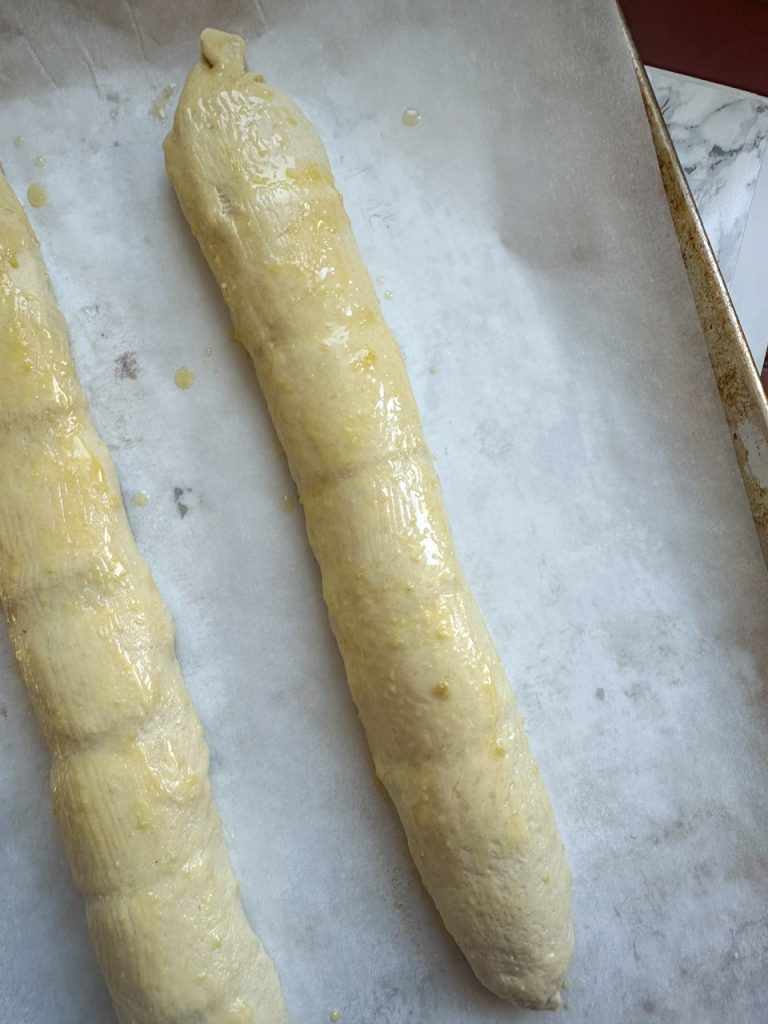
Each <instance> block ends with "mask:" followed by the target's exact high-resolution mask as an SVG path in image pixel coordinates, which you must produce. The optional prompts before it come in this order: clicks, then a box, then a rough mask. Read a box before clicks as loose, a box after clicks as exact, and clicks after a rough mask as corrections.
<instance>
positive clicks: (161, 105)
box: [149, 85, 176, 124]
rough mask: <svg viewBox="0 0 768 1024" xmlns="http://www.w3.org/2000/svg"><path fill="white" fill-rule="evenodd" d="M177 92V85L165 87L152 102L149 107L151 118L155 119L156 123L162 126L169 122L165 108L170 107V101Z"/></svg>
mask: <svg viewBox="0 0 768 1024" xmlns="http://www.w3.org/2000/svg"><path fill="white" fill-rule="evenodd" d="M175 91H176V86H175V85H165V86H163V88H162V89H161V90H160V92H159V93H158V94H157V96H155V98H154V99H153V100H152V103H151V104H150V107H149V116H150V117H154V119H155V120H156V121H159V122H160V123H161V124H165V122H166V121H167V120H168V115H167V114H166V112H165V108H166V106H167V105H168V100H169V99H170V98H171V96H173V94H174V92H175Z"/></svg>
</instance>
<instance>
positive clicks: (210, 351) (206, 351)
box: [203, 345, 213, 359]
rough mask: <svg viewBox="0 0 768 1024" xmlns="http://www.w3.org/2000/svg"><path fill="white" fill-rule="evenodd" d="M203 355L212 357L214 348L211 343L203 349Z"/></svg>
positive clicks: (208, 357)
mask: <svg viewBox="0 0 768 1024" xmlns="http://www.w3.org/2000/svg"><path fill="white" fill-rule="evenodd" d="M203 355H204V356H205V358H206V359H210V358H211V356H212V355H213V349H212V348H211V346H210V345H208V347H207V348H204V349H203Z"/></svg>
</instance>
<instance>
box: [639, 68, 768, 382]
mask: <svg viewBox="0 0 768 1024" xmlns="http://www.w3.org/2000/svg"><path fill="white" fill-rule="evenodd" d="M647 70H648V75H649V78H650V80H651V84H652V86H653V89H654V91H655V93H656V98H657V99H658V101H659V105H660V107H661V111H662V114H663V115H664V120H665V121H666V123H667V127H668V128H669V132H670V135H671V137H672V141H673V143H674V145H675V149H676V150H677V153H678V156H679V157H680V162H681V164H682V166H683V170H684V171H685V174H686V176H687V178H688V182H689V184H690V186H691V191H692V192H693V196H694V199H695V200H696V203H697V205H698V207H699V210H700V212H701V216H702V219H703V221H704V227H705V228H706V231H707V234H708V235H709V239H710V241H711V243H712V247H713V249H714V251H715V255H716V256H717V259H718V261H719V263H720V267H721V269H722V272H723V276H724V278H725V282H726V284H727V285H728V288H729V289H730V292H731V295H732V297H733V300H734V304H735V306H736V311H737V313H738V315H739V318H740V320H741V322H742V325H743V327H744V330H745V333H746V335H747V340H748V342H749V346H750V348H751V350H752V355H753V356H754V358H755V362H756V363H757V366H758V369H761V368H762V365H763V361H764V359H765V355H766V346H768V260H766V259H765V239H766V237H768V166H767V165H768V159H766V144H767V143H768V99H766V98H765V97H762V96H756V95H753V94H752V93H747V92H741V91H740V90H738V89H731V88H729V87H727V86H723V85H716V84H714V83H712V82H704V81H701V80H700V79H697V78H690V77H688V76H686V75H680V74H676V73H672V72H669V71H661V70H659V69H657V68H648V69H647Z"/></svg>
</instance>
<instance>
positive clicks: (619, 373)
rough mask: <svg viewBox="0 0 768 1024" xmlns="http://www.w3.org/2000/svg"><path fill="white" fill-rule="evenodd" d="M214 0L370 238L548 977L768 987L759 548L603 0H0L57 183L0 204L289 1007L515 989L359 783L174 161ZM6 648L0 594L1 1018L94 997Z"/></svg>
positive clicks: (297, 528)
mask: <svg viewBox="0 0 768 1024" xmlns="http://www.w3.org/2000/svg"><path fill="white" fill-rule="evenodd" d="M207 24H216V25H218V26H219V27H222V28H227V29H230V30H234V31H237V32H241V33H243V34H244V35H245V36H246V38H247V39H248V52H249V57H250V63H251V66H252V67H253V68H254V69H258V70H260V71H262V72H264V73H265V74H266V75H267V76H268V77H269V78H270V79H271V80H273V81H274V82H275V84H277V85H279V86H281V87H283V88H285V89H286V90H288V91H289V92H291V93H292V94H293V95H294V96H295V97H296V98H297V99H298V101H299V103H300V104H301V105H302V107H303V108H304V109H305V111H306V112H307V113H308V114H309V116H310V117H311V118H312V119H313V120H314V121H315V123H316V124H317V126H318V127H319V129H320V131H321V133H322V136H323V138H324V140H325V142H326V144H327V146H328V149H329V152H330V156H331V160H332V163H333V165H334V167H335V170H336V173H337V178H338V182H339V185H340V187H341V189H342V191H343V192H344V195H345V198H346V202H347V206H348V209H349V211H350V214H351V216H352V219H353V222H354V224H355V225H356V229H357V233H358V237H359V239H360V243H361V246H362V249H363V252H364V255H365V257H366V259H367V261H368V264H369V266H370V268H371V271H372V273H373V275H374V276H375V277H377V278H378V277H381V278H383V281H381V282H379V283H380V288H381V294H382V302H383V303H384V305H385V310H386V314H387V317H388V319H389V321H390V323H391V324H392V326H393V328H394V329H395V331H396V333H397V336H398V338H399V340H400V342H401V344H402V346H403V349H404V351H405V354H406V357H407V360H408V365H409V368H410V371H411V376H412V380H413V384H414V389H415V391H416V395H417V398H418V400H419V403H420V406H421V409H422V413H423V418H424V423H425V429H426V433H427V437H428V439H429V441H430V443H431V445H432V448H433V451H434V452H435V454H436V456H437V458H438V460H439V461H438V466H439V469H440V473H441V477H442V482H443V486H444V489H445V495H446V502H447V505H448V508H449V511H450V513H451V515H452V519H453V524H454V529H455V534H456V542H457V546H458V548H459V551H460V553H461V556H462V559H463V562H464V565H465V568H466V572H467V575H468V577H469V579H470V582H471V583H472V585H473V586H474V588H475V590H476V592H477V594H478V597H479V600H480V604H481V606H482V608H483V610H484V612H485V614H486V616H487V618H488V620H489V623H490V626H491V629H492V631H493V633H494V636H495V637H496V640H497V642H498V645H499V647H500V650H501V653H502V656H503V658H504V660H505V662H506V664H507V666H508V668H509V671H510V675H511V677H512V678H513V680H514V685H515V689H516V692H517V695H518V700H519V703H520V705H521V707H522V710H523V713H524V715H525V717H526V719H527V723H528V728H529V732H530V736H531V742H532V745H533V748H534V751H535V753H536V755H537V757H538V760H539V763H540V766H541V769H542V772H543V774H544V776H545V779H546V781H547V784H548V786H549V790H550V793H551V795H552V798H553V801H554V804H555V807H556V812H557V816H558V819H559V822H560V825H561V828H562V832H563V835H564V838H565V841H566V844H567V846H568V850H569V855H570V859H571V864H572V867H573V873H574V915H575V923H576V942H577V949H576V956H575V959H574V963H573V967H572V970H571V975H570V980H569V986H568V989H567V990H566V992H565V999H564V1004H563V1008H562V1009H561V1010H560V1011H558V1013H559V1018H560V1019H562V1020H563V1021H568V1022H573V1024H577V1022H578V1024H614V1022H615V1021H617V1020H628V1021H643V1020H646V1019H647V1020H663V1021H665V1024H672V1022H685V1024H688V1022H690V1024H694V1022H695V1024H698V1022H700V1021H705V1020H707V1021H708V1020H738V1021H744V1022H757V1021H762V1020H765V1019H766V1018H768V989H766V986H765V982H764V978H765V971H766V966H768V964H767V961H768V887H766V884H765V883H766V873H767V871H768V804H767V803H766V800H765V793H766V791H768V766H767V763H766V754H767V753H768V698H766V695H765V689H764V686H765V683H764V681H765V666H766V655H768V632H767V631H766V630H765V611H766V598H767V597H768V580H766V574H765V566H764V564H763V561H762V558H761V553H760V547H759V544H758V540H757V536H756V534H755V530H754V527H753V524H752V521H751V518H750V511H749V506H748V502H747V499H746V495H745V492H744V489H743V487H742V483H741V479H740V475H739V470H738V466H737V463H736V460H735V458H734V453H733V448H732V445H731V440H730V437H729V431H728V428H727V425H726V421H725V418H724V416H723V410H722V407H721V405H720V401H719V398H718V392H717V389H716V386H715V382H714V379H713V375H712V370H711V368H710V365H709V359H708V355H707V349H706V345H705V342H704V339H703V336H702V332H701V328H700V326H699V323H698V320H697V315H696V309H695V306H694V303H693V300H692V297H691V293H690V288H689V285H688V281H687V279H686V275H685V270H684V267H683V264H682V260H681V257H680V249H679V245H678V241H677V238H676V236H675V233H674V229H673V225H672V222H671V219H670V214H669V210H668V207H667V204H666V200H665V196H664V191H663V188H662V184H661V180H660V177H659V172H658V168H657V165H656V158H655V155H654V151H653V146H652V143H651V138H650V133H649V129H648V123H647V121H646V119H645V114H644V112H643V106H642V102H641V99H640V95H639V92H638V87H637V83H636V80H635V75H634V70H633V66H632V60H631V57H630V54H629V52H628V50H627V46H626V42H625V39H624V36H623V32H622V27H621V24H620V21H619V19H618V16H617V14H616V11H615V9H614V7H613V6H612V4H611V3H610V2H609V0H571V2H567V3H566V2H565V0H539V2H537V3H535V4H533V3H528V2H524V0H514V2H508V3H505V4H498V3H496V2H494V0H479V2H475V3H472V4H467V3H458V2H451V0H417V2H412V3H406V2H405V0H396V2H393V3H390V4H381V3H379V2H378V0H357V2H355V3H353V2H352V0H316V2H314V3H313V2H310V0H282V2H277V0H254V2H253V3H245V2H244V0H225V2H222V3H214V2H213V0H190V2H187V3H184V4H182V3H181V2H178V0H168V2H164V3H160V2H159V0H158V2H154V3H152V2H149V0H137V2H135V3H134V2H131V0H123V2H115V3H111V2H110V3H108V2H107V0H92V2H89V3H85V2H83V3H82V4H79V3H77V2H74V0H70V2H68V3H54V2H53V0H50V2H47V3H46V2H43V0H28V2H26V3H25V4H16V3H14V2H12V0H0V89H1V90H2V100H3V102H2V104H0V158H1V159H2V162H3V164H4V166H5V169H6V172H7V174H8V176H9V178H10V180H11V182H12V184H13V185H14V186H15V187H16V189H17V191H18V193H19V194H20V195H21V196H22V197H23V196H24V194H25V192H26V189H27V187H28V185H30V184H31V183H33V182H39V183H42V184H45V185H46V186H47V188H48V194H49V202H48V204H47V205H46V206H44V207H42V208H39V209H37V208H33V209H31V210H30V215H31V217H32V221H33V224H34V226H35V228H36V230H37V232H38V234H39V237H40V239H41V241H42V244H43V248H44V251H45V256H46V258H47V261H48V265H49V268H50V271H51V275H52V277H53V281H54V285H55V288H56V291H57V294H58V297H59V299H60V302H61V305H62V307H63V309H64V312H65V314H66V316H67V318H68V320H69V323H70V325H71V329H72V339H73V349H74V353H75V358H76V361H77V364H78V367H79V370H80V374H81V376H82V379H83V382H84V384H85V386H86V389H87V391H88V395H89V398H90V401H91V405H92V408H93V412H94V416H95V418H96V421H97V424H98V426H99V427H100V429H101V431H102V433H103V435H104V437H105V439H106V440H107V442H108V443H109V445H110V447H111V449H112V451H113V453H114V456H115V460H116V463H117V467H118V470H119V473H120V477H121V481H122V485H123V488H124V492H125V495H126V499H127V501H128V508H129V514H130V516H131V520H132V523H133V526H134V529H135V532H136V535H137V538H138V541H139V544H140V547H141V549H142V551H143V552H144V554H145V556H146V558H147V559H148V561H149V563H150V565H151V567H152V570H153V572H154V574H155V577H156V579H157V581H158V584H159V586H160V589H161V591H162V593H163V595H164V597H165V599H166V600H167V602H168V604H169V606H170V607H171V610H172V612H173V614H174V616H175V620H176V624H177V630H178V651H179V656H180V660H181V663H182V666H183V668H184V672H185V677H186V680H187V684H188V686H189V689H190V691H191V694H192V697H193V699H194V701H195V703H196V705H197V707H198V709H199V712H200V715H201V717H202V719H203V721H204V724H205V726H206V730H207V735H208V739H209V742H210V745H211V749H212V755H213V769H212V770H213V778H214V785H215V789H216V793H217V796H218V800H219V804H220V807H221V811H222V815H223V819H224V823H225V827H226V831H227V834H228V836H229V842H230V848H231V851H232V856H233V860H234V863H235V868H236V870H237V873H238V875H239V878H240V880H241V883H242V892H243V899H244V902H245V905H246V908H247V911H248V913H249V915H250V917H251V919H252V921H253V923H254V925H255V926H256V928H257V930H258V932H259V934H260V935H261V937H262V939H263V940H264V942H265V944H266V945H267V947H268V949H269V951H270V952H271V954H272V955H273V957H274V959H275V961H276V964H277V966H278V970H279V972H280V975H281V978H282V981H283V985H284V989H285V994H286V999H287V1003H288V1006H289V1009H290V1011H291V1014H292V1017H293V1020H294V1021H296V1022H297V1024H311V1022H313V1021H317V1022H318V1024H319V1022H322V1021H325V1020H328V1015H329V1012H330V1011H331V1010H332V1009H338V1010H339V1011H340V1013H341V1021H342V1022H343V1024H347V1022H348V1024H371V1022H374V1021H377V1022H379V1021H380V1022H383V1024H406V1022H413V1024H416V1022H418V1024H438V1022H439V1024H465V1022H468V1021H470V1020H471V1021H473V1022H476V1021H483V1022H486V1024H501V1022H502V1021H509V1020H515V1021H521V1022H522V1021H527V1020H533V1019H534V1016H535V1015H534V1014H531V1013H528V1012H525V1011H521V1012H518V1011H513V1010H510V1008H509V1007H507V1006H505V1005H504V1004H502V1003H500V1002H499V1001H498V1000H496V999H495V998H494V997H492V996H490V995H489V994H487V993H486V992H485V991H484V990H483V989H482V988H481V987H480V986H479V985H478V984H477V983H476V982H475V981H474V979H473V977H472V975H471V973H470V971H469V969H468V967H467V966H466V965H465V963H464V961H463V959H462V957H461V956H460V954H459V953H458V951H457V950H456V948H455V947H454V945H453V943H452V941H451V940H450V939H449V938H448V936H447V935H446V934H445V932H444V931H443V930H442V928H441V926H440V923H439V921H438V919H437V916H436V913H435V911H434V909H433V907H432V905H431V903H430V901H429V899H428V898H427V897H426V895H425V894H424V892H423V891H422V889H421V887H420V884H419V882H418V879H417V878H416V877H415V875H414V873H413V869H412V867H411V865H410V863H409V860H408V858H407V856H406V853H405V847H404V840H403V837H402V835H401V831H400V829H399V825H398V823H397V821H396V820H395V816H394V814H393V812H392V809H391V807H390V805H389V804H388V802H387V801H386V800H385V799H384V798H383V797H382V796H381V794H380V793H379V792H378V791H377V789H376V787H375V786H374V781H373V774H372V769H371V763H370V759H369V756H368V753H367V750H366V747H365V743H364V740H363V736H362V733H361V730H360V727H359V724H358V722H357V719H356V715H355V712H354V708H353V706H352V703H351V700H350V698H349V696H348V692H347V687H346V683H345V680H344V674H343V670H342V666H341V662H340V659H339V657H338V655H337V653H336V650H335V647H334V643H333V640H332V638H331V635H330V631H329V629H328V624H327V619H326V613H325V610H324V607H323V603H322V599H321V595H320V586H319V579H318V573H317V569H316V567H315V565H314V562H313V560H312V557H311V554H310V552H309V550H308V547H307V543H306V540H305V536H304V529H303V523H302V519H301V513H300V510H299V508H298V507H297V506H296V504H295V502H294V501H292V500H291V499H292V496H293V491H292V487H291V483H290V480H289V477H288V474H287V471H286V468H285V464H284V462H283V459H282V457H281V455H280V453H279V451H278V449H277V446H276V444H275V442H274V440H273V434H272V431H271V428H270V425H269V422H268V418H267V415H266V412H265V410H264V407H263V404H262V402H261V399H260V397H259V393H258V389H257V386H256V382H255V379H254V376H253V374H252V373H251V371H250V368H249V366H248V363H247V359H246V357H245V355H244V353H243V352H242V351H241V350H240V349H239V348H238V347H237V346H236V345H234V344H232V343H231V340H230V336H231V330H230V326H229V322H228V319H227V315H226V311H225V309H224V307H223V305H222V303H221V300H220V298H219V297H218V295H217V293H216V289H215V288H214V286H213V283H212V281H211V279H210V277H209V274H208V272H207V270H206V268H205V266H204V264H203V261H202V259H201V257H200V255H199V253H198V252H197V250H196V247H195V244H194V243H193V241H192V239H191V237H190V234H189V232H188V229H187V227H186V225H185V224H184V223H183V220H182V218H181V215H180V213H179V211H178V210H177V207H176V203H175V199H174V197H173V194H172V192H171V189H170V187H169V185H168V183H167V182H166V180H165V175H164V171H163V164H162V156H161V151H160V144H161V140H162V138H163V136H164V134H165V132H166V130H167V127H168V124H167V122H166V123H163V122H162V117H163V110H164V109H165V110H167V112H168V113H169V114H170V113H171V111H172V109H173V102H174V97H173V96H171V97H170V99H169V100H168V101H167V102H166V98H167V97H168V93H169V91H170V90H169V87H174V88H175V89H177V88H178V86H179V85H180V83H181V82H182V80H183V78H184V75H185V74H186V72H187V70H188V69H189V67H190V65H191V63H192V62H193V61H194V60H195V59H196V56H197V36H198V34H199V31H200V29H201V28H202V27H204V26H205V25H207ZM174 95H175V93H174ZM411 107H413V108H416V109H417V110H418V111H419V112H420V114H421V121H420V123H419V124H417V125H415V126H411V127H409V126H407V125H405V124H403V121H402V116H401V115H402V113H403V111H404V110H405V109H406V108H411ZM17 137H23V144H21V145H19V146H15V145H14V139H15V138H17ZM38 156H39V157H43V158H44V160H45V164H44V166H39V165H38V163H36V157H38ZM388 295H391V298H389V297H388ZM182 366H184V367H189V368H191V369H193V370H194V371H195V373H196V380H195V383H194V386H193V387H191V388H190V389H188V390H180V389H179V388H177V387H176V386H175V385H174V374H175V372H176V370H177V369H178V368H179V367H182ZM0 372H2V368H0ZM138 491H146V492H147V493H148V494H149V496H150V500H149V504H148V505H146V506H145V507H137V506H134V505H133V504H131V500H130V499H131V496H132V495H133V494H134V493H136V492H138ZM12 661H13V659H12V656H11V652H10V650H9V648H8V644H7V641H6V639H5V636H4V634H3V637H2V641H0V763H1V764H2V772H0V875H1V877H2V879H3V886H2V889H1V890H0V921H2V928H1V929H0V1019H2V1020H4V1021H5V1020H8V1021H11V1020H12V1021H14V1022H17V1024H22V1022H23V1024H81V1022H82V1021H88V1022H89V1024H112V1022H113V1020H114V1018H113V1015H112V1011H111V1009H110V1006H109V1000H108V997H107V994H106V991H105V989H104V986H103V983H102V981H101V979H100V976H99V972H98V969H97V966H96V963H95V959H94V956H93V954H92V952H91V950H90V946H89V943H88V938H87V934H86V930H85V925H84V921H83V914H82V907H81V901H80V898H79V895H78V893H77V892H76V891H75V889H74V887H73V885H72V882H71V880H70V878H69V874H68V869H67V866H66V863H65V861H64V856H63V851H62V847H61V844H60V842H59V839H58V836H57V833H56V828H55V824H54V821H53V819H52V815H51V812H50V801H49V796H48V788H47V777H46V776H47V764H48V759H47V755H46V752H45V750H44V748H43V745H42V743H41V741H40V739H39V737H38V735H37V731H36V728H35V724H34V721H33V719H32V714H31V711H30V707H29V704H28V701H27V698H26V695H25V692H24V688H23V686H22V684H21V682H20V680H19V678H18V676H17V675H16V672H15V670H14V667H13V663H12Z"/></svg>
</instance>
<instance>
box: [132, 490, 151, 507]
mask: <svg viewBox="0 0 768 1024" xmlns="http://www.w3.org/2000/svg"><path fill="white" fill-rule="evenodd" d="M131 504H132V505H135V506H136V508H146V507H147V505H148V504H149V495H148V494H147V492H146V491H136V493H135V494H134V496H133V497H132V498H131Z"/></svg>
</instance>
